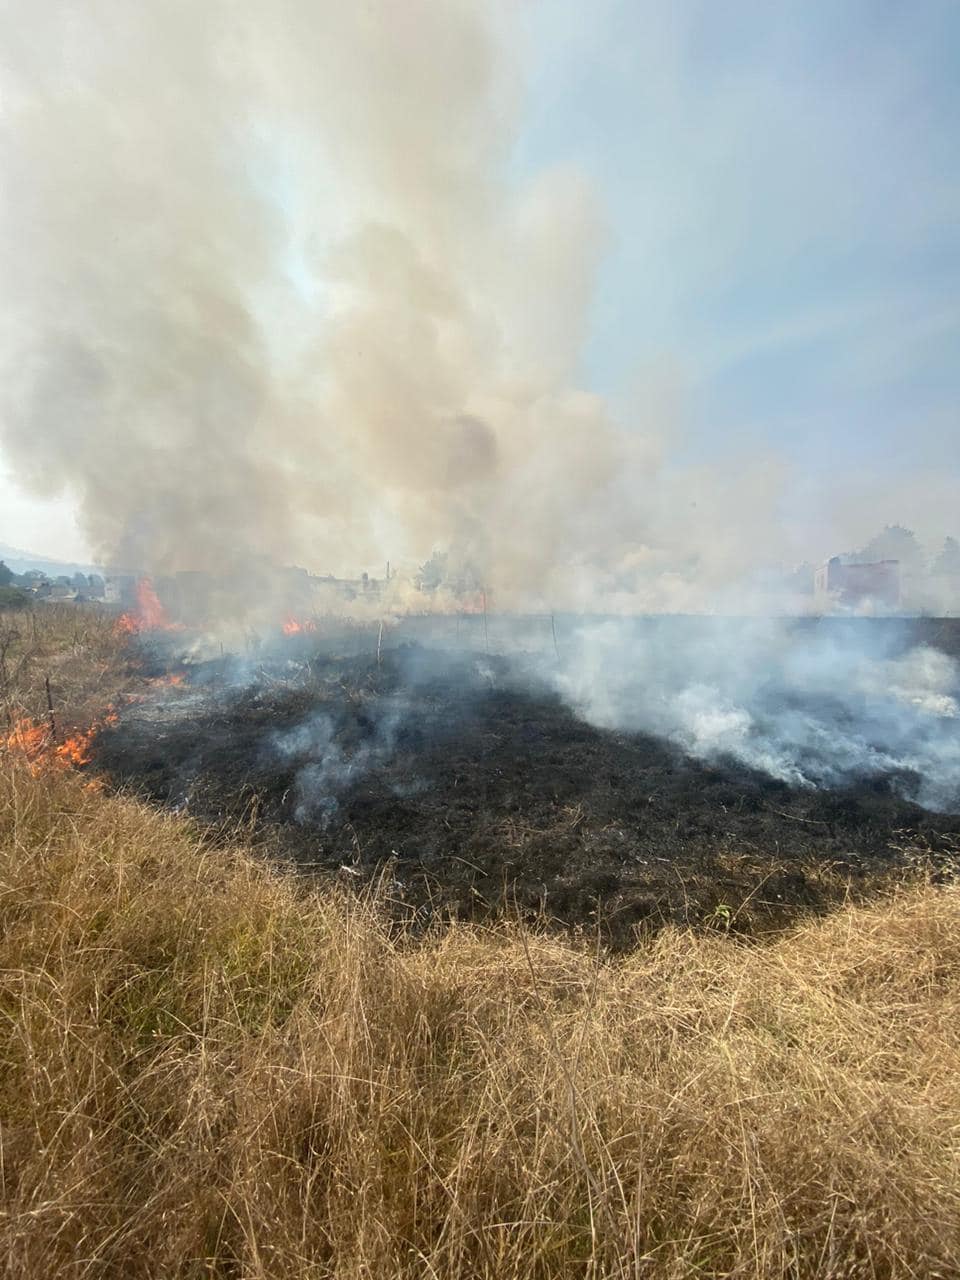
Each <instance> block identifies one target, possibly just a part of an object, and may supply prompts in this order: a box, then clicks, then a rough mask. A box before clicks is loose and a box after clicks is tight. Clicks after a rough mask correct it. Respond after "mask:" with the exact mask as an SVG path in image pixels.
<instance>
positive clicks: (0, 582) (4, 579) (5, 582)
mask: <svg viewBox="0 0 960 1280" xmlns="http://www.w3.org/2000/svg"><path fill="white" fill-rule="evenodd" d="M13 579H14V572H13V570H12V569H11V568H10V567H9V566H8V565H5V564H4V562H3V561H2V560H0V587H9V585H10V583H11V582H12V581H13Z"/></svg>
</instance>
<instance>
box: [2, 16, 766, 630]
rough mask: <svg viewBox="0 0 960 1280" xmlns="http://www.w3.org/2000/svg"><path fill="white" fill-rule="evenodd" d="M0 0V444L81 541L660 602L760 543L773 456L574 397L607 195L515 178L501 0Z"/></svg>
mask: <svg viewBox="0 0 960 1280" xmlns="http://www.w3.org/2000/svg"><path fill="white" fill-rule="evenodd" d="M3 9H4V17H5V22H4V29H5V32H6V37H7V38H6V39H5V41H4V44H3V48H2V50H0V74H2V83H3V111H2V124H0V130H2V133H0V164H2V173H3V187H4V199H3V207H2V223H0V245H2V248H0V253H2V272H3V297H4V306H3V321H2V323H3V331H2V345H3V351H4V355H5V359H4V362H3V370H4V376H3V384H2V385H3V392H2V400H0V414H2V417H0V432H2V436H0V443H2V447H3V450H4V452H5V454H6V455H7V456H8V457H9V459H10V461H11V463H12V465H13V466H14V467H15V469H16V471H17V474H18V475H19V476H20V477H21V478H22V479H23V481H24V483H25V484H27V485H28V486H30V487H32V488H33V489H34V490H35V491H38V492H44V493H55V492H61V491H66V492H69V493H71V494H73V495H75V496H76V498H77V499H78V501H79V503H80V509H81V516H82V520H83V524H84V528H85V532H86V534H87V536H88V538H89V540H90V542H91V545H92V546H93V548H94V550H95V552H96V554H97V555H98V556H99V557H100V558H101V559H102V560H103V561H104V562H106V563H112V564H117V565H120V566H129V567H131V568H138V569H143V570H146V571H149V572H153V573H158V574H162V573H170V572H175V571H178V570H188V569H197V570H204V571H207V572H209V573H212V574H216V575H220V576H222V577H226V578H229V577H231V576H236V577H242V578H243V579H244V580H245V581H247V582H249V581H250V578H251V575H253V579H254V583H255V586H256V589H255V590H251V591H250V592H249V593H248V594H249V598H251V599H254V598H256V595H257V594H258V592H260V591H262V590H263V588H264V585H265V584H266V583H268V582H269V576H270V569H269V566H270V565H272V564H276V563H282V564H289V563H292V562H296V563H302V564H305V565H307V566H308V567H309V568H310V569H312V570H320V571H324V570H326V571H329V570H333V571H342V570H343V569H344V568H353V569H354V570H356V568H358V567H363V566H366V567H376V566H379V565H380V564H382V563H383V562H384V561H385V560H386V559H390V560H392V561H393V563H394V564H395V565H397V564H400V565H407V566H414V565H416V564H417V563H419V562H420V561H422V560H423V559H425V558H426V557H427V556H428V555H429V554H430V553H431V551H432V550H433V549H434V548H436V547H452V548H453V549H454V552H455V554H456V555H457V556H458V557H460V558H462V560H463V561H464V562H469V563H471V564H473V565H476V566H478V567H479V570H480V572H481V573H482V575H483V577H484V580H485V582H486V584H487V585H488V586H489V587H490V588H491V590H492V591H493V592H495V593H496V598H497V600H498V602H499V603H501V604H502V605H505V606H512V605H518V604H524V605H530V604H535V603H536V602H537V601H538V600H539V601H549V602H550V603H552V604H556V605H558V606H559V605H566V606H567V607H577V606H581V605H583V604H585V603H589V602H593V601H595V600H596V599H597V598H599V597H600V596H603V597H604V598H605V599H606V600H607V602H608V604H609V605H610V607H612V608H615V609H616V608H633V609H637V608H639V609H646V608H673V609H676V608H688V607H694V606H697V607H699V606H701V605H702V604H703V603H704V601H705V599H707V597H708V595H709V598H710V599H712V600H713V601H716V600H717V599H718V598H720V596H719V595H718V593H722V592H723V591H724V590H725V589H727V588H730V587H731V586H732V585H733V584H734V583H736V582H739V581H740V580H741V578H742V576H743V572H744V566H745V564H747V563H748V562H749V560H750V557H751V555H752V554H753V548H755V547H756V546H757V545H762V546H763V547H764V549H765V551H767V552H768V553H772V552H773V550H774V548H775V545H776V543H777V539H778V537H779V534H778V529H777V520H776V503H777V495H778V493H779V492H780V489H781V487H782V483H783V479H784V476H783V474H782V471H781V468H780V467H779V465H778V464H777V463H776V462H774V461H772V460H763V459H761V460H759V461H758V462H757V463H756V465H755V466H754V467H753V468H747V469H746V470H741V471H739V472H737V473H733V472H731V473H729V474H723V473H720V472H718V471H715V470H709V469H704V470H700V471H693V470H689V469H688V470H686V471H683V472H679V471H677V470H676V469H675V468H671V467H669V466H665V465H664V463H665V458H666V457H668V456H669V440H670V430H669V425H668V424H669V421H670V412H671V411H670V408H669V405H670V390H669V387H667V386H664V387H661V388H656V387H655V385H654V383H653V381H652V380H651V382H650V385H649V386H648V387H647V389H646V390H645V392H644V393H643V394H642V395H640V396H638V397H636V398H635V402H634V405H633V409H632V411H631V412H630V413H628V415H627V418H626V419H625V420H624V421H622V422H615V421H614V420H613V418H612V417H611V414H610V411H609V409H608V407H607V405H606V404H605V403H604V402H603V400H602V399H600V398H599V397H597V396H595V395H592V394H590V393H587V392H585V391H583V390H582V389H580V388H579V387H578V380H577V366H578V362H579V359H580V355H581V349H582V344H583V338H584V333H585V329H586V322H587V314H588V308H589V304H590V300H591V296H592V289H593V281H594V273H595V269H596V265H597V263H598V260H599V258H600V255H601V253H602V249H603V243H604V236H605V232H604V225H603V216H602V211H601V210H600V209H599V207H598V203H597V201H596V198H595V196H594V194H593V192H592V190H591V187H590V184H589V183H588V182H587V181H586V180H585V178H584V177H583V176H582V175H581V174H579V173H577V172H576V171H575V170H573V169H569V170H567V169H558V170H552V171H549V172H544V173H540V174H535V175H534V176H533V177H531V178H528V179H526V180H524V181H522V182H521V181H519V180H518V179H516V178H515V177H513V176H512V171H511V147H512V145H513V142H514V139H515V137H516V126H517V119H518V115H519V112H520V108H521V102H522V89H521V84H520V76H519V69H518V67H517V65H516V61H515V59H514V57H513V55H512V52H511V50H512V48H513V44H514V42H513V37H512V34H511V29H510V25H509V23H510V18H511V15H510V11H509V8H508V7H506V6H504V7H501V6H498V5H495V4H490V3H487V2H486V0H482V2H481V0H444V2H443V3H439V2H438V0H413V2H412V3H410V4H403V5H397V4H395V3H393V0H373V2H372V3H371V4H367V5H364V6H352V5H342V4H338V3H334V2H333V0H326V2H324V0H320V2H319V3H318V2H316V0H311V2H309V3H308V2H307V0H278V3H276V4H274V5H271V6H269V8H265V7H264V6H262V5H258V4H254V3H253V2H252V0H238V2H233V3H227V2H226V0H209V2H208V3H204V4H203V5H200V6H198V5H196V4H193V3H188V2H187V0H166V2H165V3H163V4H158V3H147V4H139V5H131V4H128V3H124V2H123V0H89V3H86V4H84V5H82V6H78V5H76V4H75V3H73V0H41V3H39V4H36V5H32V6H30V8H29V10H27V11H23V10H22V8H21V7H20V6H15V5H13V4H12V3H6V4H5V5H4V6H3ZM734 513H736V518H733V516H734ZM705 593H706V594H705Z"/></svg>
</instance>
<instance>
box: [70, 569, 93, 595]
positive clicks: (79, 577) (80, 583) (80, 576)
mask: <svg viewBox="0 0 960 1280" xmlns="http://www.w3.org/2000/svg"><path fill="white" fill-rule="evenodd" d="M70 585H71V587H76V589H77V590H78V591H86V590H87V588H88V587H89V585H90V584H89V582H88V581H87V575H86V574H85V573H75V574H74V575H73V577H72V578H71V579H70Z"/></svg>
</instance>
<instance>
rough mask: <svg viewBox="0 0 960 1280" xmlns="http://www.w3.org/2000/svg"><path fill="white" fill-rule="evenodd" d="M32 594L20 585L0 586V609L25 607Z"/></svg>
mask: <svg viewBox="0 0 960 1280" xmlns="http://www.w3.org/2000/svg"><path fill="white" fill-rule="evenodd" d="M29 603H30V596H29V594H28V593H27V592H26V591H21V590H20V588H19V587H10V586H0V609H25V608H26V607H27V605H29Z"/></svg>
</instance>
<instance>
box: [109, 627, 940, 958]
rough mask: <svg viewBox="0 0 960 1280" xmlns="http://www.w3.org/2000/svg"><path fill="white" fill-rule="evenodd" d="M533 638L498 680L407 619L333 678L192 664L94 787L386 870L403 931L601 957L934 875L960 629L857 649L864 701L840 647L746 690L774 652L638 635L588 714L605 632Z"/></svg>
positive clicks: (333, 862) (260, 666) (286, 656)
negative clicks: (693, 662) (589, 951)
mask: <svg viewBox="0 0 960 1280" xmlns="http://www.w3.org/2000/svg"><path fill="white" fill-rule="evenodd" d="M538 621H539V625H540V626H541V628H543V626H544V623H546V625H547V626H549V619H547V620H544V619H541V620H532V619H528V620H527V623H526V626H525V628H524V629H523V630H522V631H521V632H518V633H517V635H518V639H522V641H523V645H522V646H521V645H518V646H517V648H516V650H515V651H514V652H512V653H509V654H504V653H487V652H486V651H485V644H484V639H483V636H482V633H481V632H480V630H479V629H478V630H477V632H475V633H474V634H473V636H472V637H469V636H466V635H462V636H461V647H460V648H459V649H457V650H453V651H451V650H449V649H446V650H444V649H441V648H438V647H436V646H437V642H438V641H440V640H442V638H443V637H442V631H443V627H444V625H447V624H446V623H444V622H443V620H437V619H422V620H419V623H418V624H416V625H418V626H419V627H420V628H421V630H420V637H419V638H420V640H431V641H432V642H433V643H432V645H431V647H426V646H425V645H423V644H422V643H418V642H417V641H416V640H414V639H413V638H412V634H411V633H412V631H413V629H414V624H413V623H412V622H411V623H410V624H409V630H408V631H407V632H406V633H405V634H404V633H403V632H402V631H401V633H400V634H397V633H392V635H391V640H390V642H389V643H387V644H384V646H383V649H382V652H381V654H380V658H379V660H378V658H377V654H376V651H375V647H374V638H373V637H371V636H370V635H369V633H366V634H365V636H364V637H362V638H358V640H357V643H356V649H357V650H358V652H356V653H355V655H354V656H351V657H346V656H343V652H342V648H343V647H342V645H340V646H338V650H339V652H333V653H326V654H324V653H322V652H319V651H318V650H319V649H320V648H322V646H321V645H320V644H319V643H318V642H317V640H316V639H315V638H314V639H313V640H308V639H306V638H304V637H292V638H291V639H290V641H289V642H285V648H284V649H283V650H282V652H279V651H278V652H277V653H276V654H274V655H273V656H272V657H263V656H261V657H260V658H259V659H258V660H257V661H256V662H245V663H242V664H239V665H238V663H237V660H236V659H230V658H224V659H222V660H221V659H216V660H213V661H210V662H205V663H200V664H195V665H194V666H193V668H192V669H188V671H187V678H186V680H185V682H184V684H182V685H178V686H175V687H173V688H165V689H163V690H162V691H159V692H157V693H156V694H155V695H153V696H151V697H149V698H147V699H146V700H145V701H144V702H142V703H139V704H136V705H135V706H131V707H129V708H128V709H127V710H126V711H124V712H123V714H122V715H121V717H120V721H119V723H118V724H117V725H116V726H114V727H112V728H110V729H109V730H107V731H106V732H105V733H104V734H103V735H102V737H101V739H100V740H99V742H98V745H97V759H96V767H98V768H102V769H105V770H107V772H108V773H109V774H110V775H111V776H112V777H113V778H114V779H115V780H116V781H117V782H118V783H119V784H121V785H124V786H128V787H129V786H132V787H134V788H135V789H137V790H139V791H141V792H142V793H143V794H145V795H147V796H148V797H150V798H151V799H153V800H155V801H158V802H160V803H164V804H173V805H176V806H177V807H178V808H182V809H186V811H187V812H188V813H190V814H192V815H193V816H194V818H195V819H197V820H199V821H201V822H204V823H208V824H211V825H212V826H213V827H214V828H216V829H222V828H223V824H224V823H227V826H228V828H230V829H232V827H233V824H235V823H237V822H242V823H243V824H244V827H245V829H246V830H248V831H250V832H251V833H253V835H254V838H255V841H256V842H257V843H258V844H259V845H260V846H262V847H263V848H264V850H268V851H269V852H270V855H271V856H279V857H281V858H290V859H292V860H294V861H295V862H297V863H298V864H299V865H301V866H302V867H303V868H304V869H306V870H308V871H310V872H311V873H313V872H321V873H326V872H329V873H332V874H339V875H347V874H348V873H349V878H350V882H351V883H357V884H364V883H366V882H367V881H368V880H369V878H370V877H372V876H376V875H379V874H380V873H381V870H382V868H383V867H384V866H385V865H389V867H390V872H389V881H390V885H392V889H391V893H392V895H393V897H394V899H395V905H396V907H397V909H398V910H399V911H401V913H407V914H410V913H412V914H414V915H416V916H417V918H418V919H419V918H423V919H427V918H433V917H434V916H435V915H440V916H443V915H445V914H447V913H449V912H451V911H452V912H453V913H454V914H456V915H460V916H468V917H474V916H480V917H482V916H484V915H486V914H488V913H489V912H495V911H498V910H500V909H502V908H503V907H504V906H507V907H508V908H510V909H519V910H520V911H521V913H522V914H529V913H533V914H538V913H540V912H544V913H546V915H547V916H548V917H551V918H556V919H559V920H562V921H566V922H567V923H568V924H571V925H587V926H590V925H591V922H593V923H594V924H595V923H596V922H597V921H598V919H602V920H604V921H605V923H604V924H603V929H604V930H605V931H606V935H607V936H609V937H610V938H611V939H612V940H615V941H617V940H619V941H623V942H626V941H628V940H629V937H630V936H632V932H631V931H632V929H633V927H634V925H636V924H638V923H640V922H642V921H647V920H660V919H676V920H679V919H688V918H689V919H695V918H701V917H703V916H705V915H709V913H710V912H711V911H713V909H714V908H715V907H716V906H717V904H718V903H724V904H726V905H728V906H729V905H730V904H731V903H733V906H734V908H737V907H738V904H741V903H746V902H747V900H748V898H749V903H750V905H749V906H744V912H743V914H742V916H741V917H739V919H740V923H741V924H743V925H744V926H745V927H746V926H747V925H749V924H750V923H751V922H753V923H755V924H757V926H758V927H759V925H760V924H761V923H762V921H763V920H766V921H767V922H768V923H769V922H774V921H777V920H781V919H784V918H786V917H787V916H789V914H790V912H791V911H793V910H794V909H796V907H797V906H802V907H810V906H814V907H815V906H817V905H818V904H820V905H825V904H826V903H827V902H829V901H833V900H835V899H836V898H837V897H838V896H842V894H843V893H846V892H848V891H850V890H851V889H854V890H856V889H857V887H858V886H860V887H861V888H864V887H865V886H867V885H869V884H873V883H875V882H876V880H877V877H880V878H883V877H885V876H887V875H888V874H889V873H890V872H891V870H893V871H894V872H896V870H897V868H900V867H902V866H903V864H904V858H905V857H907V855H906V854H905V853H904V849H905V847H907V846H912V847H914V848H926V849H928V850H929V851H931V852H934V853H935V852H937V851H938V850H939V851H941V852H943V851H946V850H948V849H949V847H950V842H951V841H953V842H954V843H955V842H956V839H957V837H958V836H960V812H958V811H960V800H958V794H957V789H956V782H957V772H956V755H955V744H954V745H953V746H951V740H950V736H949V731H948V724H949V722H950V721H953V725H954V727H955V708H953V707H952V705H951V703H950V701H949V700H950V699H951V698H954V697H955V696H956V667H955V666H954V665H953V659H952V658H951V656H950V653H948V652H947V650H948V649H951V650H952V652H953V653H954V654H955V653H956V652H957V651H958V650H960V627H957V626H953V627H949V626H948V627H947V628H946V630H944V629H943V628H942V624H937V625H938V626H940V628H941V629H940V630H939V631H938V632H936V633H935V632H934V630H933V624H929V625H927V624H921V623H916V622H914V623H912V624H910V626H909V627H908V628H907V629H906V630H904V629H901V628H900V627H899V626H898V627H897V628H891V629H890V630H889V631H888V633H887V634H886V635H885V636H877V637H875V638H874V639H873V640H871V641H870V642H869V643H870V644H871V645H872V646H873V648H874V655H873V657H872V658H871V659H870V662H872V663H873V664H874V666H873V667H871V668H869V670H870V674H869V676H867V675H864V671H865V670H867V666H865V661H866V660H865V659H864V656H863V645H862V642H860V641H858V642H857V645H856V646H855V647H856V649H857V651H858V653H859V658H858V660H857V661H856V662H853V659H852V656H851V655H852V653H853V651H854V646H853V637H851V636H849V635H846V636H844V635H842V634H840V633H839V632H834V634H832V635H828V636H827V637H820V638H818V637H817V636H815V635H811V634H809V631H808V633H807V634H806V635H804V634H802V632H803V628H796V631H797V634H795V635H794V637H793V644H794V648H793V649H786V650H780V651H778V652H777V657H776V661H775V662H774V661H773V659H772V658H771V657H770V655H769V654H768V655H767V661H768V664H769V670H768V672H767V673H766V676H765V678H764V679H756V678H755V677H756V675H757V673H756V670H755V666H756V663H757V662H758V661H759V657H760V654H761V652H762V645H763V644H764V643H766V644H768V645H769V644H770V642H771V637H770V636H769V635H767V636H766V637H758V636H757V635H756V634H755V633H754V632H753V629H752V628H753V624H741V625H740V626H739V627H738V626H737V625H736V624H732V623H730V624H727V625H728V627H729V628H730V630H729V634H728V635H727V637H726V640H727V646H728V652H726V653H723V652H721V651H720V649H719V647H718V636H717V633H716V629H715V628H713V627H712V624H708V625H704V624H703V620H700V621H699V623H698V620H691V619H671V620H659V621H657V622H656V623H654V622H652V621H650V622H648V624H647V634H646V636H640V637H638V636H636V635H635V636H634V637H633V643H632V645H631V653H632V655H633V661H634V678H633V680H632V681H631V682H629V683H627V684H625V683H624V681H623V678H622V674H621V673H622V670H623V664H622V663H620V662H618V664H617V665H616V666H612V665H611V666H610V673H611V674H612V676H613V679H612V682H611V681H608V682H607V683H606V689H605V692H604V694H603V696H602V697H601V693H600V690H601V687H602V685H603V683H604V676H603V666H604V663H603V650H602V648H599V647H598V648H596V649H595V651H594V653H593V662H594V665H593V667H592V668H588V667H587V665H586V663H587V654H588V647H589V646H599V645H600V643H601V642H600V640H598V638H597V635H596V634H595V632H596V628H597V627H600V629H601V632H603V630H604V629H605V628H609V625H610V624H609V623H606V624H601V623H597V624H595V626H594V627H593V628H592V633H591V635H590V636H589V637H585V636H584V635H583V634H582V632H577V631H575V630H574V625H573V623H568V622H567V621H566V620H564V619H559V620H554V622H555V625H556V626H557V641H558V646H557V647H558V648H559V658H558V656H557V651H556V649H555V648H554V647H553V645H552V643H551V647H550V650H549V651H547V650H546V649H543V650H535V649H534V648H532V647H531V645H530V640H531V637H532V635H533V634H534V631H535V628H536V625H537V623H538ZM488 622H489V624H490V625H489V627H488V635H487V641H488V642H489V641H491V640H492V639H494V638H496V639H497V641H498V643H500V644H501V645H502V647H504V648H507V647H509V646H507V645H506V644H505V643H504V640H505V635H506V630H507V627H508V626H509V625H510V624H509V623H507V622H505V621H504V620H502V619H499V618H493V619H489V620H488ZM450 625H452V620H450ZM698 625H699V632H698V630H697V628H698ZM866 625H867V626H868V627H870V626H874V625H879V627H880V628H881V630H882V629H883V623H882V622H879V623H874V622H873V621H872V620H870V621H867V622H866ZM577 626H578V627H581V628H582V620H578V622H577ZM651 629H653V630H655V631H656V632H657V634H656V635H654V634H651ZM491 632H492V634H491ZM738 632H739V649H738V650H737V652H738V653H739V654H740V658H739V660H735V658H734V656H733V641H732V637H733V635H735V634H737V633H738ZM550 635H551V633H550V631H546V632H544V630H541V638H544V639H546V638H547V637H548V636H550ZM684 636H686V639H684V638H683V637H684ZM779 639H780V641H781V642H782V637H779ZM471 641H472V643H473V645H474V646H475V647H473V648H472V649H471V648H470V643H471ZM934 641H937V642H938V644H939V647H937V645H935V644H934ZM614 642H615V643H616V644H618V645H622V644H623V643H624V637H623V635H622V634H620V635H616V637H615V641H614V640H611V637H610V634H609V632H608V633H607V634H606V635H604V637H603V644H604V645H607V646H609V645H610V644H611V643H614ZM823 645H827V646H828V647H829V649H830V651H831V652H832V653H833V654H834V663H835V666H834V674H833V677H832V679H831V680H830V681H829V682H827V683H824V681H823V678H822V676H818V677H817V679H816V681H813V682H812V683H811V678H810V676H809V675H808V674H807V668H806V667H805V663H804V658H803V656H802V651H803V650H804V649H805V650H806V651H807V654H808V657H809V656H810V655H811V654H812V653H813V651H814V650H815V649H817V648H819V647H821V646H823ZM698 648H699V649H707V650H708V651H709V653H710V658H709V661H707V660H705V659H701V660H700V662H699V666H698V675H699V680H696V679H694V678H693V674H692V673H690V674H689V676H688V678H687V679H686V681H685V680H683V679H681V664H680V657H681V655H682V654H684V652H685V653H686V657H687V658H690V657H691V655H692V654H693V653H694V651H695V650H696V649H698ZM658 660H659V662H660V663H661V664H662V665H664V664H672V665H664V669H663V670H660V671H659V672H658V671H657V670H656V663H657V661H658ZM822 664H823V658H822V655H820V654H817V656H816V659H815V663H814V668H813V669H814V670H815V671H817V672H821V671H822V669H823V667H822ZM845 664H852V665H845ZM748 669H750V678H749V679H748V677H747V674H746V673H747V670H748ZM578 672H579V674H580V683H579V684H577V685H576V686H574V685H573V683H572V682H573V678H574V674H575V673H578ZM851 673H853V675H852V674H851ZM707 678H709V680H710V681H712V683H705V680H706V679H707ZM804 681H806V683H804ZM878 682H883V685H884V691H883V693H880V692H878V689H877V683H878ZM951 682H952V683H951ZM655 689H669V690H670V691H671V696H670V697H667V696H666V695H659V694H657V693H655V692H654V690H655ZM758 689H759V690H760V692H759V693H758V692H757V690H758ZM951 690H952V692H951ZM736 698H739V699H740V700H739V701H736V702H735V699H736ZM588 699H589V700H588ZM884 699H885V700H886V701H885V702H884ZM878 702H883V705H884V709H883V710H882V712H881V711H878V710H877V705H878ZM891 725H892V726H894V728H891ZM884 734H886V735H887V737H886V738H884V736H883V735H884ZM836 741H839V744H840V745H836ZM858 753H859V754H858ZM951 753H952V754H951Z"/></svg>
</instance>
